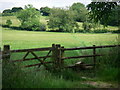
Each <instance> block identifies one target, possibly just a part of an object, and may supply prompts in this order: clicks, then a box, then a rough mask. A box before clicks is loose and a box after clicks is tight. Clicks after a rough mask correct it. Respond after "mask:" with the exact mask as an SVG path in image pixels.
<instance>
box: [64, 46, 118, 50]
mask: <svg viewBox="0 0 120 90" xmlns="http://www.w3.org/2000/svg"><path fill="white" fill-rule="evenodd" d="M108 47H120V45H105V46H94V47H93V46H90V47H77V48H64V49H63V50H65V51H66V50H67V51H68V50H81V49H94V48H108Z"/></svg>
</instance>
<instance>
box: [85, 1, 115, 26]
mask: <svg viewBox="0 0 120 90" xmlns="http://www.w3.org/2000/svg"><path fill="white" fill-rule="evenodd" d="M115 6H117V2H91V3H90V4H88V6H87V7H88V10H90V11H89V18H90V19H91V20H94V22H95V23H97V22H99V21H101V22H103V25H104V26H107V24H108V22H109V20H110V17H111V15H112V10H113V9H114V8H115Z"/></svg>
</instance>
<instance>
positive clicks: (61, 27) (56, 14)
mask: <svg viewBox="0 0 120 90" xmlns="http://www.w3.org/2000/svg"><path fill="white" fill-rule="evenodd" d="M73 17H74V13H73V12H71V11H69V10H64V9H60V8H53V9H52V11H51V15H50V17H49V21H48V27H49V28H52V29H57V30H58V31H67V32H74V30H75V28H77V27H78V25H77V23H76V22H75V21H74V19H73Z"/></svg>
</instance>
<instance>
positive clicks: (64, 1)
mask: <svg viewBox="0 0 120 90" xmlns="http://www.w3.org/2000/svg"><path fill="white" fill-rule="evenodd" d="M75 2H81V3H83V4H85V5H87V4H89V3H90V2H91V0H0V6H1V8H0V11H3V10H4V9H8V8H9V9H11V8H12V7H24V6H25V5H27V4H32V5H33V6H34V7H36V8H38V9H40V7H44V6H48V7H66V6H71V5H72V4H73V3H75Z"/></svg>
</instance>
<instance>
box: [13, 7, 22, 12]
mask: <svg viewBox="0 0 120 90" xmlns="http://www.w3.org/2000/svg"><path fill="white" fill-rule="evenodd" d="M20 10H23V8H22V7H13V8H12V10H11V12H19V11H20Z"/></svg>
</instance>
